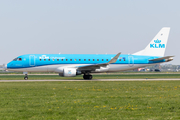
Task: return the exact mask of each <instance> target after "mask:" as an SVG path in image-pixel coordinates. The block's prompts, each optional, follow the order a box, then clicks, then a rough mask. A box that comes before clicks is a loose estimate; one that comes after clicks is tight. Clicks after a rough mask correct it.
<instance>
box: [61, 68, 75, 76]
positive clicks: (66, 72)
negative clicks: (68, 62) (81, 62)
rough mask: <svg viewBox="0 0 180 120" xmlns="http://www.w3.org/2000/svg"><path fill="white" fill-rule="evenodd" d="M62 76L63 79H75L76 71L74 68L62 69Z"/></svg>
mask: <svg viewBox="0 0 180 120" xmlns="http://www.w3.org/2000/svg"><path fill="white" fill-rule="evenodd" d="M63 76H64V77H75V76H76V69H75V68H64V70H63Z"/></svg>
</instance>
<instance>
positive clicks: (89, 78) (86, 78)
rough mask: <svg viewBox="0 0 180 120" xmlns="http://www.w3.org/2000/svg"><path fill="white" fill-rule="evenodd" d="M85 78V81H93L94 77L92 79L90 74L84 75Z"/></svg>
mask: <svg viewBox="0 0 180 120" xmlns="http://www.w3.org/2000/svg"><path fill="white" fill-rule="evenodd" d="M83 78H84V79H85V80H91V79H92V78H93V77H92V75H90V74H87V75H86V74H84V75H83Z"/></svg>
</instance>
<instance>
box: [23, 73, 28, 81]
mask: <svg viewBox="0 0 180 120" xmlns="http://www.w3.org/2000/svg"><path fill="white" fill-rule="evenodd" d="M23 74H24V75H25V77H24V80H28V72H23Z"/></svg>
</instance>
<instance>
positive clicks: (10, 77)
mask: <svg viewBox="0 0 180 120" xmlns="http://www.w3.org/2000/svg"><path fill="white" fill-rule="evenodd" d="M155 78H180V74H114V75H113V74H109V75H93V79H155ZM23 79H24V75H0V80H23ZM29 79H30V80H35V79H47V80H50V79H80V80H82V79H83V76H82V75H79V76H76V77H60V76H58V75H29Z"/></svg>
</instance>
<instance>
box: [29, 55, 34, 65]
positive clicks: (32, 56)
mask: <svg viewBox="0 0 180 120" xmlns="http://www.w3.org/2000/svg"><path fill="white" fill-rule="evenodd" d="M29 65H30V66H35V56H34V55H30V56H29Z"/></svg>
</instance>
